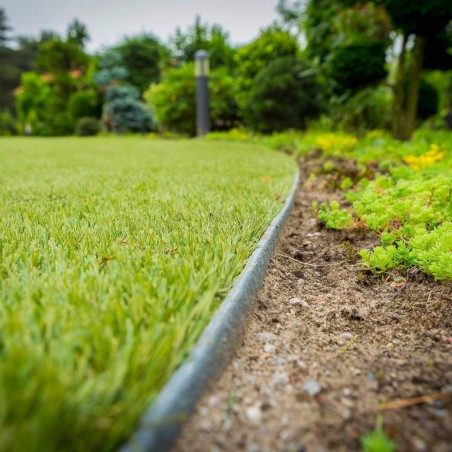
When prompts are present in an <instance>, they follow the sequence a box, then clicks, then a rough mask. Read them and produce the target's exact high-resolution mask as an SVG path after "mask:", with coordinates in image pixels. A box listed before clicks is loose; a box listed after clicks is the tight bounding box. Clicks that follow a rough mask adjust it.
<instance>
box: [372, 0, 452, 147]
mask: <svg viewBox="0 0 452 452" xmlns="http://www.w3.org/2000/svg"><path fill="white" fill-rule="evenodd" d="M379 2H380V3H382V4H383V5H384V6H385V7H386V10H387V11H388V13H389V15H390V16H391V19H392V22H393V24H394V27H395V29H396V30H397V31H398V32H399V33H400V34H401V37H402V46H401V51H400V53H399V56H398V65H397V77H396V82H395V86H394V122H393V135H394V137H395V138H397V139H400V140H408V139H410V138H411V135H412V133H413V130H414V128H415V124H416V117H417V106H418V99H419V87H420V83H421V72H422V68H423V65H424V57H425V47H426V42H428V41H429V40H431V39H435V37H437V36H438V35H439V34H440V33H442V32H444V30H445V29H446V27H447V25H448V23H449V22H450V18H451V17H452V2H450V0H424V1H423V2H421V3H418V2H413V1H411V0H380V1H379ZM449 39H450V38H449ZM449 45H450V44H449ZM444 47H446V48H447V47H448V45H445V46H444ZM410 63H411V64H410ZM409 65H410V67H409ZM407 78H408V79H409V87H408V90H405V81H406V79H407Z"/></svg>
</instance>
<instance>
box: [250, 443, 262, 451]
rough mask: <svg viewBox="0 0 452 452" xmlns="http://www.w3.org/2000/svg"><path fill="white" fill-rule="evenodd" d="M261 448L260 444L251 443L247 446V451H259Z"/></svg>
mask: <svg viewBox="0 0 452 452" xmlns="http://www.w3.org/2000/svg"><path fill="white" fill-rule="evenodd" d="M260 450H261V448H260V446H259V444H254V443H253V444H250V445H249V446H248V447H247V448H246V452H259V451H260Z"/></svg>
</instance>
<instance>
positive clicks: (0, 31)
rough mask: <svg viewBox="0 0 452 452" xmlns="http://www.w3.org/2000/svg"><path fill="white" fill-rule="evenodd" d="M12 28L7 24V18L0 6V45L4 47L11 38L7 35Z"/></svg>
mask: <svg viewBox="0 0 452 452" xmlns="http://www.w3.org/2000/svg"><path fill="white" fill-rule="evenodd" d="M11 30H12V28H11V27H10V26H9V25H8V18H7V17H6V12H5V10H4V9H3V8H0V47H6V44H7V43H8V41H10V40H11V38H10V37H9V36H8V34H9V32H10V31H11Z"/></svg>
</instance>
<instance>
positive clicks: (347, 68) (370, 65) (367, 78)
mask: <svg viewBox="0 0 452 452" xmlns="http://www.w3.org/2000/svg"><path fill="white" fill-rule="evenodd" d="M327 72H328V75H329V76H331V78H332V79H333V80H334V81H335V83H336V89H337V91H338V92H345V91H349V90H353V91H355V90H358V89H360V88H364V87H366V86H369V85H372V84H374V83H377V82H379V81H381V80H383V79H384V78H385V77H386V75H387V70H386V68H385V43H384V41H369V40H365V41H364V40H363V41H357V42H354V43H352V44H345V45H341V46H338V47H337V48H336V49H335V50H334V51H333V52H332V54H331V57H330V60H329V62H328V64H327Z"/></svg>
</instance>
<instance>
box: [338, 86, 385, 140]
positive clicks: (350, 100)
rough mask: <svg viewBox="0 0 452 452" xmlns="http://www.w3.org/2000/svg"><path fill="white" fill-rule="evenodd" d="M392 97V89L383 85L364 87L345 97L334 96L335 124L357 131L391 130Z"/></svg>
mask: <svg viewBox="0 0 452 452" xmlns="http://www.w3.org/2000/svg"><path fill="white" fill-rule="evenodd" d="M392 97H393V95H392V90H391V89H390V88H389V87H387V86H383V85H382V86H378V87H372V88H364V89H362V90H360V91H358V92H357V93H353V94H352V95H351V96H347V97H345V98H344V96H340V97H334V98H333V99H332V101H331V107H332V108H331V110H332V119H333V122H334V125H335V126H338V127H339V128H341V129H346V130H350V131H354V132H355V133H362V132H364V131H366V130H375V129H380V130H391V125H392V101H393V100H392Z"/></svg>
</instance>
